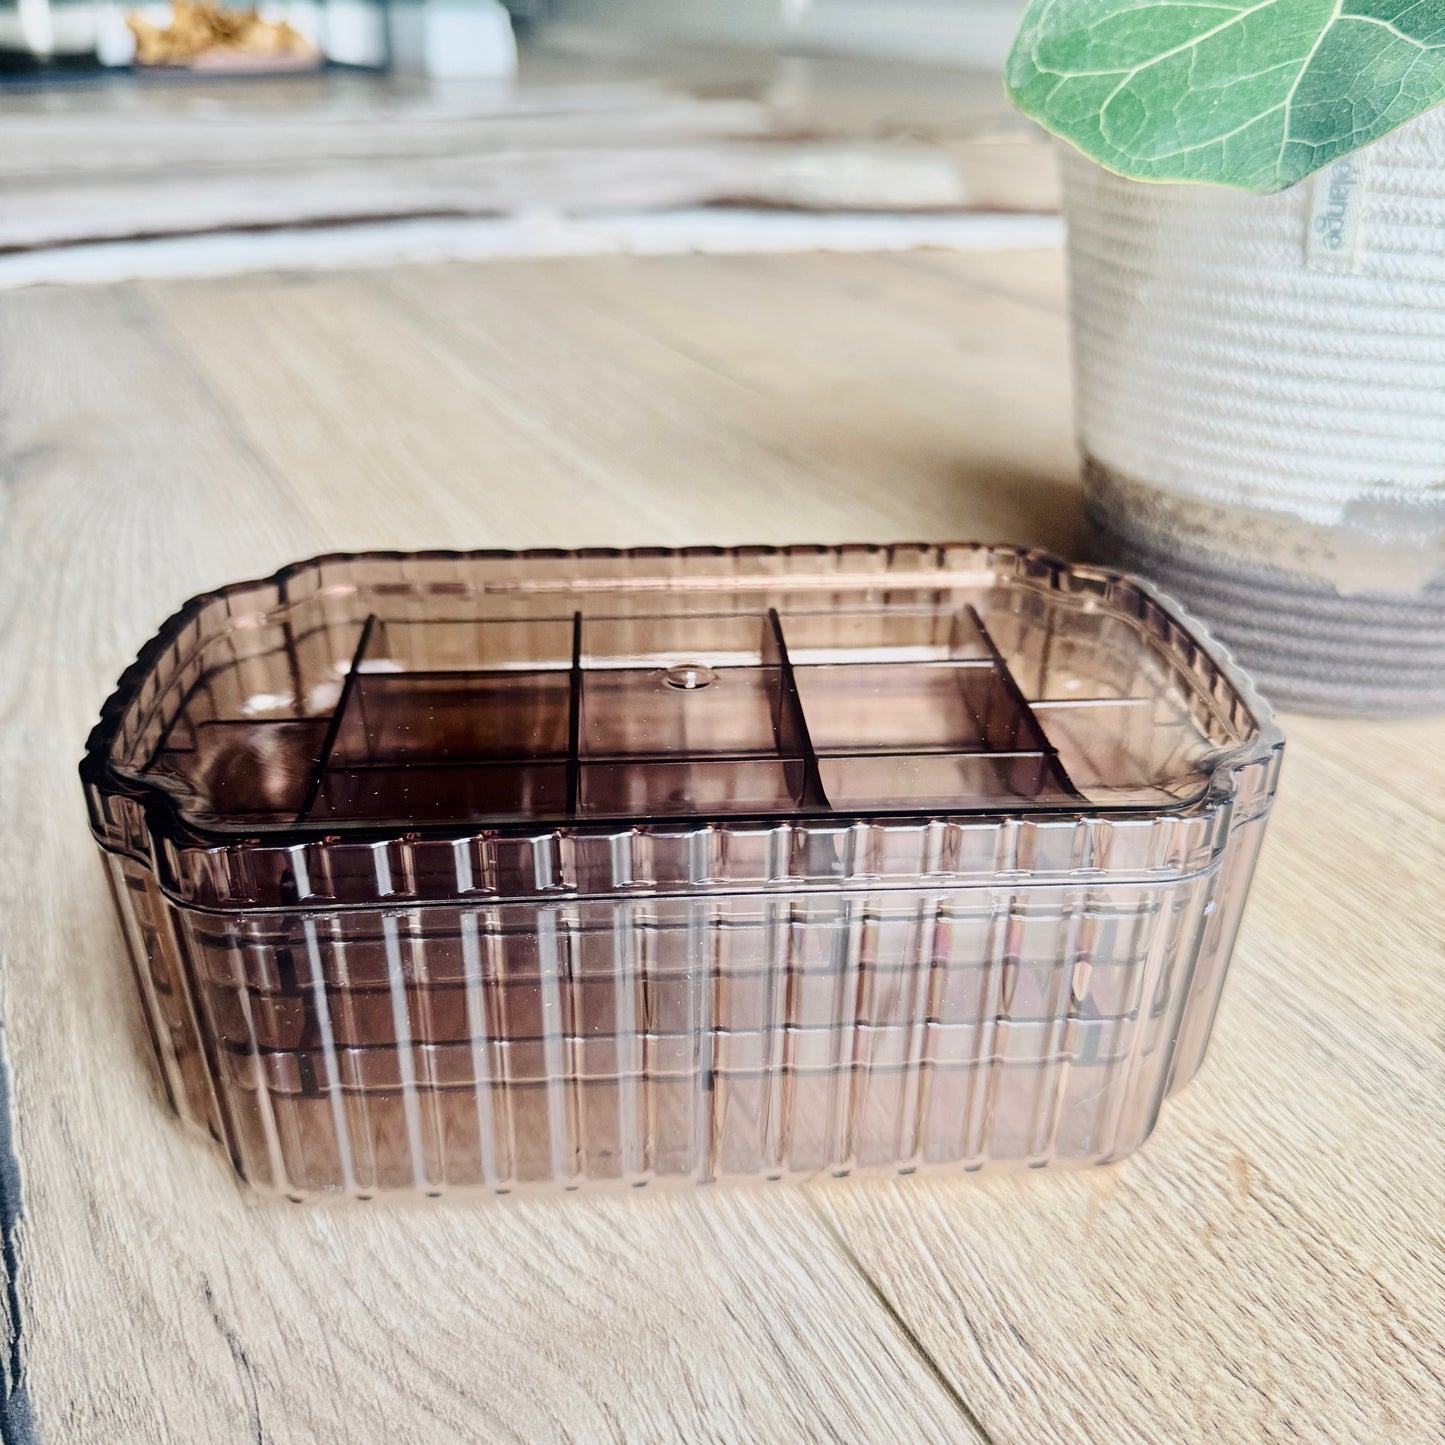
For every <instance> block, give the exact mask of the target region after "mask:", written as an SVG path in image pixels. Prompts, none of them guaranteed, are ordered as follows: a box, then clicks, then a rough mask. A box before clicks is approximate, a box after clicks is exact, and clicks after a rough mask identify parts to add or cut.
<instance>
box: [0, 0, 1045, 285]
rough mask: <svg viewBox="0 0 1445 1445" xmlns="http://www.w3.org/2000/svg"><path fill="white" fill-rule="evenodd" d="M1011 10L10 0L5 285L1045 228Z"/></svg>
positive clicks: (772, 0)
mask: <svg viewBox="0 0 1445 1445" xmlns="http://www.w3.org/2000/svg"><path fill="white" fill-rule="evenodd" d="M1021 10H1022V0H903V3H899V0H741V3H738V4H735V5H729V6H717V5H710V4H706V3H703V0H509V3H508V4H507V5H506V6H504V5H503V4H502V3H501V0H391V3H385V0H288V3H273V4H264V5H262V6H261V7H260V8H259V9H249V8H246V7H243V6H239V5H234V6H233V5H228V4H225V3H213V0H196V3H192V0H177V3H176V4H174V5H172V4H170V3H167V0H160V3H142V4H129V3H125V0H119V3H117V0H0V119H3V125H4V130H5V135H6V137H7V140H6V144H5V145H4V146H3V147H0V188H3V194H4V205H3V207H0V285H6V284H8V285H20V284H29V283H31V282H33V281H47V280H50V281H56V280H58V281H69V280H84V279H110V280H119V279H128V278H129V276H130V275H131V274H133V273H135V268H136V267H139V268H140V274H151V275H158V274H186V273H187V272H188V271H189V272H194V271H196V270H206V269H207V268H209V269H210V270H212V271H217V270H219V271H224V270H226V269H227V267H236V266H240V267H241V269H245V266H244V265H242V264H241V262H242V258H240V257H239V256H238V255H237V253H236V250H235V248H234V247H231V248H227V247H225V246H224V245H222V244H220V243H217V242H215V241H212V243H211V244H210V246H209V248H203V249H202V250H201V251H194V250H186V251H182V252H177V251H176V249H175V248H174V247H162V248H160V249H155V248H151V249H150V250H148V251H146V252H145V254H144V255H143V256H138V255H135V254H133V253H131V252H129V251H125V250H122V251H120V252H116V251H115V250H113V249H112V250H107V251H105V252H104V253H102V254H91V253H88V252H86V253H83V254H75V252H74V248H76V247H85V246H88V245H94V244H96V243H108V242H117V241H138V240H147V241H157V240H169V241H173V240H175V239H176V238H180V237H187V236H209V237H215V236H216V235H217V233H223V232H229V233H238V232H239V233H245V234H247V235H251V236H256V235H258V234H261V233H265V232H274V231H277V230H281V229H286V230H289V231H291V232H292V234H290V235H288V236H285V237H279V238H278V237H276V236H275V235H272V236H271V237H270V238H269V240H267V241H265V242H264V243H263V244H262V246H261V247H260V248H259V249H258V248H256V247H252V248H250V249H249V250H248V253H247V257H248V258H249V259H248V264H250V265H254V266H258V267H259V266H262V265H272V266H281V265H301V264H313V265H322V264H329V263H338V264H345V263H348V262H355V261H357V260H360V259H366V258H370V259H373V260H376V259H381V260H384V259H387V258H389V257H392V256H394V257H395V258H397V259H407V258H416V257H417V256H418V248H419V247H420V248H422V252H423V253H424V254H425V256H426V257H427V258H429V259H435V258H445V257H448V256H464V255H477V254H485V255H492V254H499V253H500V254H523V255H531V254H544V253H551V254H556V253H564V254H565V253H569V252H582V253H587V252H590V251H595V250H634V251H640V250H645V251H654V252H655V251H667V250H716V249H726V250H734V251H737V250H763V251H766V250H779V249H788V250H801V249H809V248H826V249H872V250H877V249H895V250H896V249H906V248H911V247H915V246H920V245H930V246H942V247H951V246H956V245H958V244H960V243H962V244H967V245H968V246H970V248H973V249H976V248H977V247H978V246H979V245H981V244H984V243H987V244H991V245H1011V244H1035V245H1037V244H1046V245H1048V244H1054V243H1055V242H1056V241H1057V239H1058V231H1057V227H1056V224H1055V223H1053V222H1050V221H1044V222H1040V221H1039V219H1038V218H1040V217H1051V216H1053V215H1054V214H1055V213H1056V212H1057V209H1058V203H1057V190H1056V181H1055V177H1054V166H1053V160H1052V157H1051V154H1050V152H1049V149H1048V147H1047V146H1045V145H1044V144H1042V141H1041V137H1039V136H1038V134H1037V133H1036V132H1035V131H1034V130H1033V129H1032V127H1031V126H1029V124H1028V123H1026V122H1024V121H1023V120H1021V119H1020V118H1019V117H1018V116H1016V115H1015V114H1014V113H1013V112H1012V111H1011V110H1010V109H1009V107H1008V106H1007V104H1006V102H1005V100H1004V97H1003V94H1002V91H1001V87H1000V83H999V71H1000V67H1001V64H1002V61H1003V58H1004V56H1005V54H1006V52H1007V48H1008V44H1009V40H1010V37H1011V32H1012V29H1013V27H1014V26H1015V25H1016V24H1017V20H1018V16H1019V13H1020V12H1021ZM699 212H701V214H699ZM639 216H642V217H652V218H653V220H652V223H651V224H639V223H638V221H637V219H636V218H637V217H639ZM990 216H991V217H995V218H997V217H1000V216H1012V217H1033V218H1035V219H1034V220H1032V221H1022V222H1020V221H1014V222H1012V223H1011V224H1012V229H1010V227H1009V226H1008V225H1004V226H1002V227H1000V225H999V224H997V223H995V224H993V225H992V226H991V227H990V226H985V227H984V228H983V229H982V230H980V229H979V219H978V218H980V217H990ZM398 221H404V222H411V223H413V224H412V225H410V227H409V228H408V227H404V228H402V229H400V230H398V229H396V228H395V227H392V228H391V229H389V230H386V231H385V232H384V233H378V232H377V231H376V230H375V229H371V230H366V229H364V227H365V226H371V227H373V228H374V227H375V226H376V225H377V223H385V222H398ZM459 221H471V222H478V221H481V222H485V223H486V224H483V225H480V226H479V225H476V224H473V225H463V226H458V225H456V224H455V223H456V222H459ZM421 223H430V224H429V225H422V224H421ZM442 223H452V224H450V225H448V224H442ZM960 224H962V229H960ZM358 227H362V228H363V229H360V230H358V229H357V228H358ZM298 228H305V234H300V233H299V232H298ZM335 228H346V234H339V233H336V232H335ZM328 231H331V232H333V233H332V234H325V233H326V232H328ZM62 251H63V252H64V253H65V254H60V253H61V252H62Z"/></svg>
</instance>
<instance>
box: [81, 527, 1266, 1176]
mask: <svg viewBox="0 0 1445 1445" xmlns="http://www.w3.org/2000/svg"><path fill="white" fill-rule="evenodd" d="M1280 748H1281V741H1280V738H1279V734H1278V732H1277V730H1276V729H1275V728H1274V727H1273V725H1272V724H1271V722H1270V720H1269V716H1268V713H1267V711H1266V710H1265V709H1264V707H1263V705H1262V704H1261V703H1260V702H1259V700H1258V698H1256V697H1255V696H1254V695H1253V693H1252V692H1251V691H1250V689H1249V687H1248V684H1247V683H1245V682H1244V681H1243V680H1242V679H1240V678H1239V676H1238V674H1237V673H1235V672H1234V671H1233V669H1231V668H1230V667H1229V666H1228V665H1227V663H1226V662H1224V661H1223V660H1222V659H1220V658H1218V657H1216V656H1215V655H1214V654H1213V653H1212V652H1211V650H1210V648H1209V645H1208V643H1207V641H1206V640H1202V639H1201V638H1200V637H1199V636H1198V635H1197V634H1195V633H1193V632H1191V631H1190V630H1189V628H1188V626H1187V625H1186V624H1185V623H1184V622H1183V621H1182V620H1181V619H1179V618H1178V617H1177V616H1175V615H1174V614H1173V613H1172V612H1171V611H1170V610H1169V609H1168V608H1167V607H1166V606H1165V605H1164V604H1163V603H1161V602H1160V601H1159V600H1158V599H1157V598H1155V597H1154V596H1153V595H1152V594H1151V593H1150V592H1149V591H1148V589H1147V588H1144V587H1143V586H1141V585H1140V584H1138V583H1135V582H1132V581H1130V580H1128V579H1126V578H1122V577H1118V576H1116V575H1114V574H1111V573H1107V572H1103V571H1099V570H1098V569H1094V568H1085V567H1070V566H1067V565H1066V564H1064V563H1061V562H1058V561H1056V560H1055V559H1052V558H1048V557H1045V556H1043V555H1042V554H1039V553H1033V552H1020V551H1013V550H1010V549H1005V548H986V547H969V546H959V547H943V548H931V547H897V548H889V549H883V548H866V547H851V548H850V547H845V548H834V549H826V548H822V549H819V548H813V549H804V548H799V549H786V550H770V549H766V548H752V549H739V550H736V551H732V552H721V551H715V550H710V549H700V550H696V551H690V552H664V551H650V552H638V553H605V552H596V553H576V554H556V553H539V554H516V555H507V554H476V555H472V556H464V555H457V556H453V555H443V554H429V555H425V556H417V557H385V556H375V557H351V558H346V557H342V558H336V557H333V558H325V559H321V560H320V561H317V562H313V563H305V564H301V565H298V566H296V567H293V568H288V569H287V570H286V571H285V572H283V573H280V574H278V576H277V577H275V578H272V579H270V580H268V581H265V582H256V583H248V584H242V585H240V586H237V587H232V588H227V589H225V590H223V591H222V592H219V593H215V594H211V595H210V596H207V597H203V598H200V599H198V600H197V601H196V602H194V603H192V604H190V605H189V606H188V607H187V608H186V609H184V610H183V611H182V612H181V613H179V614H178V615H177V616H176V617H175V618H173V619H172V620H171V621H170V622H169V623H167V624H166V626H165V627H164V628H163V629H162V631H161V633H160V634H159V636H158V637H157V638H156V639H155V640H154V641H153V642H152V643H151V644H150V645H149V646H148V647H147V648H146V650H145V651H144V652H143V653H142V655H141V658H140V660H139V661H138V663H137V664H136V666H135V667H133V668H132V669H131V670H130V671H129V672H127V674H126V676H125V677H124V678H123V679H122V683H121V687H120V690H119V691H118V692H117V694H116V695H115V697H114V698H112V699H111V701H110V702H109V703H108V704H107V706H106V708H105V711H104V713H103V716H102V720H101V723H100V725H99V726H98V727H97V728H96V730H95V732H94V733H93V734H92V737H91V741H90V745H89V751H88V754H87V757H86V759H85V761H84V763H83V764H82V777H83V780H84V782H85V787H86V794H87V799H88V803H89V807H90V812H91V822H92V827H93V830H94V832H95V835H96V838H97V840H98V842H99V844H100V846H101V849H102V852H103V855H104V857H105V858H106V861H107V865H108V868H109V871H110V876H111V880H112V883H113V885H114V891H115V896H116V902H117V907H118V910H119V913H120V916H121V920H122V923H123V925H124V929H125V935H126V940H127V944H128V946H129V948H130V952H131V957H132V962H133V966H134V971H135V976H136V982H137V986H138V988H139V990H140V994H141V998H142V1002H143V1014H144V1017H145V1020H146V1024H147V1027H148V1029H149V1032H150V1037H151V1042H152V1045H153V1050H154V1053H155V1056H156V1059H157V1061H158V1064H159V1066H160V1069H161V1075H162V1078H163V1081H164V1083H165V1086H166V1089H167V1092H168V1093H169V1095H170V1097H171V1099H172V1101H173V1102H174V1104H175V1106H176V1108H177V1110H178V1111H179V1112H180V1113H181V1114H182V1115H183V1116H184V1117H185V1118H186V1119H188V1120H189V1121H190V1122H192V1123H194V1124H196V1125H198V1126H200V1127H201V1128H204V1129H207V1130H208V1131H209V1132H211V1133H212V1134H214V1135H215V1136H216V1137H217V1138H218V1139H220V1140H221V1141H222V1142H223V1143H224V1145H225V1146H226V1148H227V1149H228V1150H229V1152H230V1154H231V1157H232V1158H233V1160H234V1161H235V1164H236V1167H237V1169H238V1170H239V1171H240V1173H241V1174H242V1175H243V1176H244V1177H245V1178H246V1179H247V1180H249V1181H250V1182H251V1183H253V1184H254V1185H256V1186H257V1187H258V1188H261V1189H264V1190H267V1191H269V1192H272V1193H277V1194H282V1195H286V1196H288V1197H292V1198H298V1199H302V1198H305V1199H310V1198H328V1197H333V1196H340V1197H344V1196H356V1197H373V1196H385V1195H393V1194H397V1193H421V1194H425V1195H439V1194H451V1193H458V1192H468V1191H485V1192H498V1193H505V1192H509V1191H513V1190H518V1189H539V1188H547V1187H550V1188H557V1187H566V1188H575V1187H578V1186H580V1185H585V1184H592V1183H607V1182H612V1183H617V1184H623V1185H627V1186H632V1187H635V1186H637V1185H641V1184H647V1183H649V1182H652V1181H662V1180H667V1179H683V1180H694V1181H697V1182H708V1181H711V1180H714V1179H726V1178H759V1179H773V1178H781V1177H786V1176H794V1175H803V1174H808V1173H812V1172H817V1171H826V1172H830V1173H834V1174H847V1173H852V1172H855V1171H873V1170H902V1171H905V1172H910V1171H913V1170H917V1169H936V1168H953V1169H962V1170H973V1169H978V1168H983V1167H998V1166H1010V1165H1011V1166H1030V1167H1038V1166H1041V1165H1046V1164H1047V1165H1078V1164H1088V1163H1096V1162H1104V1161H1108V1160H1112V1159H1116V1158H1119V1157H1122V1156H1123V1155H1124V1154H1127V1153H1128V1152H1129V1151H1130V1150H1132V1149H1133V1148H1135V1147H1136V1146H1137V1145H1138V1144H1139V1143H1140V1142H1141V1141H1142V1139H1143V1138H1144V1137H1145V1136H1146V1135H1147V1133H1148V1131H1149V1129H1150V1128H1151V1127H1152V1124H1153V1121H1154V1118H1155V1117H1156V1115H1157V1112H1158V1109H1159V1107H1160V1104H1161V1102H1162V1100H1163V1098H1164V1097H1165V1095H1166V1094H1167V1092H1168V1091H1169V1090H1170V1089H1171V1088H1173V1087H1178V1086H1179V1085H1180V1084H1182V1083H1183V1082H1185V1081H1187V1079H1188V1078H1189V1077H1190V1076H1191V1075H1192V1074H1193V1072H1194V1071H1195V1069H1196V1068H1197V1067H1198V1065H1199V1062H1200V1060H1201V1058H1202V1056H1203V1052H1204V1048H1205V1046H1206V1044H1207V1040H1208V1035H1209V1031H1210V1027H1211V1024H1212V1020H1213V1016H1214V1010H1215V1007H1216V1005H1217V1002H1218V997H1219V991H1220V988H1221V987H1222V984H1223V979H1224V974H1225V969H1226V965H1227V962H1228V955H1229V951H1230V948H1231V946H1232V943H1233V939H1234V934H1235V931H1236V929H1237V926H1238V921H1239V916H1240V911H1241V909H1242V907H1243V902H1244V896H1245V891H1246V889H1247V885H1248V881H1249V874H1250V871H1251V868H1252V866H1253V859H1254V855H1255V852H1256V851H1257V848H1258V844H1259V838H1260V834H1261V831H1262V828H1263V824H1264V820H1265V817H1266V815H1267V812H1268V808H1269V805H1270V801H1271V798H1272V795H1273V789H1274V784H1275V778H1276V775H1277V770H1278V760H1279V755H1280Z"/></svg>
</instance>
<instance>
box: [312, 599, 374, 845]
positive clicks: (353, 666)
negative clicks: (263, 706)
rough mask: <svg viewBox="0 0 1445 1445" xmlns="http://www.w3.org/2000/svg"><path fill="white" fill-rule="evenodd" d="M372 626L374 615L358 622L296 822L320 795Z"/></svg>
mask: <svg viewBox="0 0 1445 1445" xmlns="http://www.w3.org/2000/svg"><path fill="white" fill-rule="evenodd" d="M375 627H376V613H374V612H369V613H367V615H366V621H365V622H364V623H362V626H361V636H360V637H359V638H358V639H357V643H356V651H355V652H353V653H352V654H351V663H350V665H349V666H348V667H347V669H346V680H345V681H344V682H343V683H342V684H341V696H340V697H338V698H337V699H336V710H335V711H334V712H333V713H332V714H331V721H330V723H329V724H328V725H327V728H326V738H325V740H324V741H323V742H322V744H321V752H320V755H319V756H318V757H317V759H316V766H315V767H314V768H313V769H312V770H311V778H310V781H309V782H308V783H307V785H306V797H305V799H304V800H303V802H302V804H301V808H300V811H299V812H297V814H296V821H297V822H298V823H304V822H305V821H306V819H307V817H308V816H309V815H310V812H311V810H312V808H314V807H315V806H316V798H317V795H318V794H319V793H320V792H321V781H322V779H323V778H324V777H325V776H326V765H327V764H328V763H329V762H330V761H331V750H332V749H333V748H334V747H335V746H336V738H337V734H338V733H340V731H341V722H342V719H343V718H344V717H345V716H346V708H347V705H348V704H349V703H350V702H351V695H352V693H353V692H355V690H356V679H357V678H358V677H359V676H360V675H361V659H362V658H363V657H365V656H366V647H367V644H368V643H369V642H370V641H371V634H372V631H373V629H374V628H375Z"/></svg>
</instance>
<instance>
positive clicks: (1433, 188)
mask: <svg viewBox="0 0 1445 1445" xmlns="http://www.w3.org/2000/svg"><path fill="white" fill-rule="evenodd" d="M1064 186H1065V208H1066V212H1067V216H1068V222H1069V249H1070V269H1071V280H1072V294H1073V323H1074V363H1075V373H1076V384H1077V394H1078V425H1079V435H1080V443H1081V447H1082V450H1083V454H1084V459H1085V475H1086V488H1087V497H1088V509H1089V517H1090V521H1091V524H1092V526H1093V529H1094V533H1095V538H1096V545H1097V547H1098V549H1099V550H1100V551H1101V553H1103V554H1104V555H1105V556H1106V557H1107V559H1108V560H1110V561H1113V562H1121V563H1123V564H1125V565H1127V566H1129V567H1132V568H1133V569H1135V570H1137V571H1140V572H1142V573H1144V574H1146V575H1148V576H1151V577H1154V578H1155V579H1156V580H1158V581H1160V582H1161V583H1162V584H1163V585H1165V586H1166V587H1167V588H1169V589H1170V590H1171V591H1172V592H1174V593H1175V594H1176V595H1177V596H1179V597H1180V598H1182V599H1183V600H1184V601H1186V602H1187V603H1189V604H1190V605H1191V606H1193V607H1194V608H1195V609H1196V610H1197V611H1198V612H1199V613H1200V614H1201V615H1202V616H1203V617H1205V618H1206V619H1207V620H1208V621H1209V622H1210V623H1211V624H1212V626H1213V629H1214V631H1215V632H1216V634H1217V635H1219V636H1220V637H1222V638H1223V639H1224V640H1225V641H1226V642H1228V643H1229V644H1230V645H1231V646H1232V648H1233V650H1234V651H1235V653H1236V655H1237V656H1238V657H1239V658H1240V659H1241V661H1243V662H1244V663H1245V664H1246V665H1247V666H1249V667H1250V668H1251V669H1252V670H1253V672H1254V673H1255V675H1256V677H1257V678H1258V680H1259V681H1260V683H1261V685H1262V686H1263V687H1264V688H1265V689H1266V690H1267V691H1268V692H1269V693H1270V694H1271V695H1272V696H1273V697H1274V699H1275V700H1276V701H1277V702H1279V703H1281V704H1284V705H1286V706H1294V707H1298V708H1303V709H1308V710H1312V711H1318V712H1330V713H1361V714H1379V713H1401V712H1428V711H1432V710H1437V709H1442V708H1445V109H1440V110H1436V111H1434V112H1431V113H1430V114H1427V115H1425V116H1423V117H1422V118H1420V119H1419V120H1417V121H1414V122H1413V123H1411V124H1410V125H1408V126H1405V127H1403V128H1402V129H1400V130H1398V131H1396V132H1394V133H1393V134H1392V135H1390V136H1387V137H1386V138H1385V139H1384V140H1382V141H1380V142H1378V143H1377V144H1375V145H1374V146H1372V147H1370V148H1368V149H1367V150H1365V151H1362V152H1360V153H1358V154H1357V155H1355V156H1352V157H1350V158H1348V159H1347V160H1344V161H1340V162H1337V163H1336V164H1335V165H1333V166H1331V167H1329V168H1327V169H1326V170H1324V171H1322V172H1320V173H1319V174H1318V175H1317V176H1315V177H1313V178H1311V179H1310V180H1308V181H1305V182H1303V183H1302V184H1300V185H1298V186H1295V187H1293V188H1291V189H1290V190H1288V191H1284V192H1281V193H1280V194H1278V195H1273V196H1252V195H1245V194H1241V193H1238V192H1231V191H1225V190H1219V189H1216V188H1213V187H1206V186H1174V185H1145V184H1140V183H1138V182H1134V181H1126V180H1123V179H1121V178H1119V177H1117V176H1114V175H1111V174H1109V173H1108V172H1106V171H1103V170H1101V169H1100V168H1099V167H1098V166H1095V165H1094V164H1092V163H1091V162H1089V161H1086V160H1084V159H1082V158H1081V157H1079V156H1077V155H1076V154H1074V153H1072V152H1070V153H1068V154H1067V155H1066V157H1065V160H1064Z"/></svg>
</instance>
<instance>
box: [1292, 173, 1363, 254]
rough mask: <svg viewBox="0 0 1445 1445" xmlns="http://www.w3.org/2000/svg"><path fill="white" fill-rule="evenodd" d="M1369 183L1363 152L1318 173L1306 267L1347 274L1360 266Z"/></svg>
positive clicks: (1311, 208) (1312, 201) (1312, 206)
mask: <svg viewBox="0 0 1445 1445" xmlns="http://www.w3.org/2000/svg"><path fill="white" fill-rule="evenodd" d="M1368 184H1369V162H1368V160H1367V158H1366V156H1365V153H1364V152H1363V151H1361V152H1358V153H1357V154H1355V155H1352V156H1346V157H1345V158H1344V159H1343V160H1338V161H1336V162H1335V163H1334V164H1333V165H1332V166H1326V167H1325V168H1324V170H1322V171H1320V172H1319V174H1318V175H1316V176H1315V178H1314V181H1313V182H1312V185H1313V190H1312V192H1311V195H1310V211H1309V229H1308V230H1307V231H1306V232H1305V268H1306V270H1309V271H1328V272H1332V273H1334V274H1336V275H1347V274H1348V273H1349V272H1351V271H1356V270H1358V269H1359V263H1360V249H1361V248H1360V212H1361V211H1362V210H1363V209H1364V200H1365V190H1366V187H1367V186H1368Z"/></svg>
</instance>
